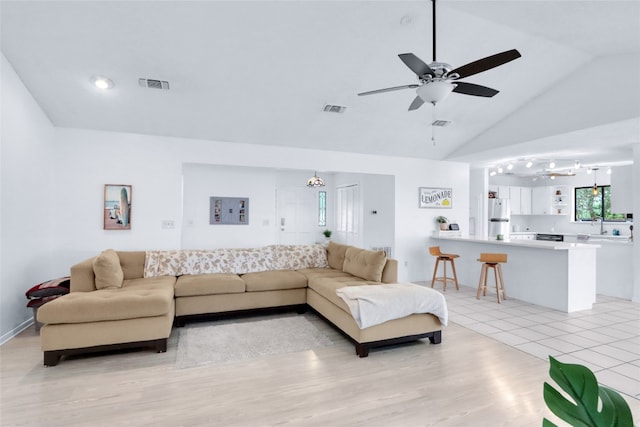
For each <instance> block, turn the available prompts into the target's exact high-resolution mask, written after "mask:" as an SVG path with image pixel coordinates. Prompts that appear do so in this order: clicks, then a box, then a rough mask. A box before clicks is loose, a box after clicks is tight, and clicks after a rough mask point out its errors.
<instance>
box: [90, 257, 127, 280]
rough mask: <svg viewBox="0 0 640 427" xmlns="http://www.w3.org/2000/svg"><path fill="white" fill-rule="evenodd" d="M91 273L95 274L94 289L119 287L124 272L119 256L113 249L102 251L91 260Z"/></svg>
mask: <svg viewBox="0 0 640 427" xmlns="http://www.w3.org/2000/svg"><path fill="white" fill-rule="evenodd" d="M93 273H94V274H95V275H96V289H108V288H121V287H122V281H123V280H124V273H123V272H122V267H121V266H120V258H119V257H118V254H117V253H116V251H114V250H113V249H107V250H106V251H102V253H101V254H100V255H98V256H97V257H95V259H94V260H93Z"/></svg>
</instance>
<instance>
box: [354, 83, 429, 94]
mask: <svg viewBox="0 0 640 427" xmlns="http://www.w3.org/2000/svg"><path fill="white" fill-rule="evenodd" d="M418 86H420V85H419V84H411V85H404V86H394V87H388V88H385V89H376V90H370V91H369V92H362V93H359V94H358V96H365V95H375V94H376V93H384V92H393V91H394V90H402V89H415V88H417V87H418Z"/></svg>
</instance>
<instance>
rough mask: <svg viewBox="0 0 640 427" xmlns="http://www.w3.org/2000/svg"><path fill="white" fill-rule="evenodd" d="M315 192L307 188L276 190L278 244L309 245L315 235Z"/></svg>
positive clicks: (313, 241)
mask: <svg viewBox="0 0 640 427" xmlns="http://www.w3.org/2000/svg"><path fill="white" fill-rule="evenodd" d="M316 194H317V192H316V191H314V190H312V189H309V188H285V189H277V190H276V218H277V221H278V233H277V234H278V244H281V245H310V244H313V243H315V240H316V239H315V237H316V236H315V235H316V231H317V230H316V228H317V227H316V219H317V215H316Z"/></svg>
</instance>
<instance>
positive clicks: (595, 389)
mask: <svg viewBox="0 0 640 427" xmlns="http://www.w3.org/2000/svg"><path fill="white" fill-rule="evenodd" d="M549 361H550V362H551V367H550V369H549V375H550V376H551V378H552V379H553V380H554V381H555V382H556V383H558V385H559V386H560V387H561V388H562V390H563V391H564V392H565V393H566V394H567V395H568V396H569V397H570V399H567V398H566V397H565V396H563V395H562V394H560V392H559V391H558V390H556V389H555V388H553V387H552V386H551V385H550V384H549V383H547V382H545V383H544V401H545V403H546V404H547V406H548V407H549V409H550V410H551V412H553V413H554V414H555V415H557V416H558V417H559V418H561V419H562V420H564V421H566V422H567V423H569V424H570V425H572V426H581V427H582V426H585V427H600V426H611V427H623V426H629V427H630V426H632V425H633V416H632V415H631V409H629V405H628V404H627V402H626V401H625V400H624V398H623V397H622V396H620V394H619V393H618V392H616V391H615V390H612V389H610V388H607V387H604V386H599V385H598V381H597V380H596V377H595V375H594V374H593V372H591V370H590V369H589V368H587V367H585V366H582V365H572V364H567V363H561V362H558V361H557V360H556V359H554V358H553V357H551V356H549ZM542 426H543V427H557V426H556V424H554V423H552V422H551V421H549V420H548V419H546V418H544V419H543V420H542Z"/></svg>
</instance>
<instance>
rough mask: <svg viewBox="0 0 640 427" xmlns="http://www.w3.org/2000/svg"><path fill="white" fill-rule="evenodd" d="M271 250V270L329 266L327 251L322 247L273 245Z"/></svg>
mask: <svg viewBox="0 0 640 427" xmlns="http://www.w3.org/2000/svg"><path fill="white" fill-rule="evenodd" d="M273 248H274V249H273V252H274V254H275V264H274V268H273V270H299V269H301V268H325V267H328V265H329V264H328V263H327V249H326V248H325V247H324V245H274V246H273ZM263 270H265V271H266V270H269V269H266V268H265V269H263Z"/></svg>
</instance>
